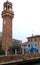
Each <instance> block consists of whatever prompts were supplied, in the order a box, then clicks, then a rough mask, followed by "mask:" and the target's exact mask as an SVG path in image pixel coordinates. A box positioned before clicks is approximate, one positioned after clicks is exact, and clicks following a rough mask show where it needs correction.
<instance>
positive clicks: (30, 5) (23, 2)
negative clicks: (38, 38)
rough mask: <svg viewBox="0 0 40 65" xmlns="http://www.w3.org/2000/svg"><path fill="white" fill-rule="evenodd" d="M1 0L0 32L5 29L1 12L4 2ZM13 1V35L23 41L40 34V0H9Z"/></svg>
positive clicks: (0, 11)
mask: <svg viewBox="0 0 40 65" xmlns="http://www.w3.org/2000/svg"><path fill="white" fill-rule="evenodd" d="M5 1H6V0H0V32H1V31H2V29H3V21H2V17H1V13H2V10H3V3H4V2H5ZM9 1H10V2H12V3H13V10H14V19H13V21H12V25H13V26H12V37H13V38H15V39H20V40H22V41H23V42H24V41H26V38H27V37H29V36H31V35H32V34H33V35H36V34H39V35H40V0H9Z"/></svg>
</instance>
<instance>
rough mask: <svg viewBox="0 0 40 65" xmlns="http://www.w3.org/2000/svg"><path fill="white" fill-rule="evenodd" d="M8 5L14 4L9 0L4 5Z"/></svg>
mask: <svg viewBox="0 0 40 65" xmlns="http://www.w3.org/2000/svg"><path fill="white" fill-rule="evenodd" d="M7 5H11V6H12V3H11V2H9V1H8V0H7V1H6V2H4V7H5V6H7Z"/></svg>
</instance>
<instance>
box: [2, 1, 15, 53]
mask: <svg viewBox="0 0 40 65" xmlns="http://www.w3.org/2000/svg"><path fill="white" fill-rule="evenodd" d="M13 17H14V12H13V11H12V3H11V2H9V1H6V2H4V5H3V11H2V18H3V31H2V49H3V50H4V51H5V52H6V51H7V50H8V48H9V46H11V44H12V19H13Z"/></svg>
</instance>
